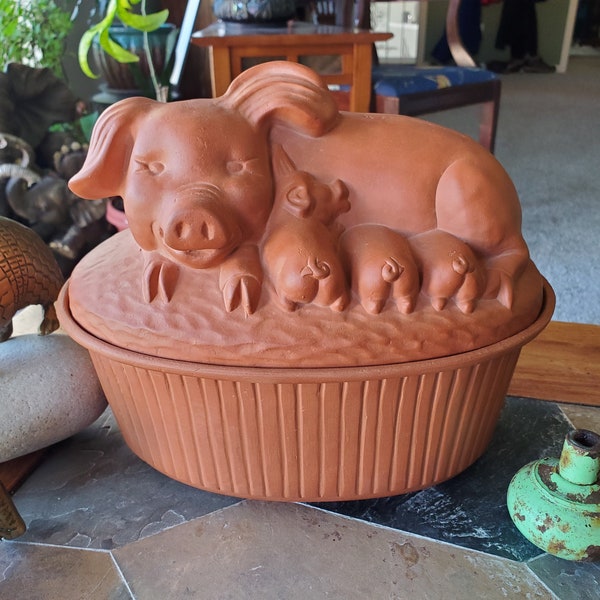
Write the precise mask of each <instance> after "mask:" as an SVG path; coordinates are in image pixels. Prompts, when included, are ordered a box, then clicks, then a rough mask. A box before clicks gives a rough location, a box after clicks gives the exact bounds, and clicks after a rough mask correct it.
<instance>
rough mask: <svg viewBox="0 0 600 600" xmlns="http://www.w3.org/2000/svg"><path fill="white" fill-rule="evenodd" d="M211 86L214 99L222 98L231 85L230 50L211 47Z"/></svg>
mask: <svg viewBox="0 0 600 600" xmlns="http://www.w3.org/2000/svg"><path fill="white" fill-rule="evenodd" d="M209 59H210V85H211V88H212V96H213V98H218V97H219V96H222V95H223V94H224V93H225V92H226V91H227V88H228V87H229V84H230V83H231V77H232V76H231V57H230V53H229V48H226V47H225V48H221V47H218V48H215V47H214V46H210V49H209Z"/></svg>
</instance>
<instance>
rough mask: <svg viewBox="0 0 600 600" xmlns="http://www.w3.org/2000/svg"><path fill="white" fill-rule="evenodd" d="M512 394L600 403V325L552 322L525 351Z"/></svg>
mask: <svg viewBox="0 0 600 600" xmlns="http://www.w3.org/2000/svg"><path fill="white" fill-rule="evenodd" d="M508 393H509V394H510V395H512V396H524V397H527V398H539V399H540V400H554V401H557V402H568V403H574V404H590V405H593V406H600V326H599V325H583V324H580V323H564V322H560V321H552V322H550V323H549V324H548V327H546V329H545V330H544V331H542V333H541V334H540V335H539V336H538V337H537V338H536V339H534V340H533V341H531V342H530V343H529V344H527V345H526V346H525V347H524V348H523V350H522V351H521V356H520V358H519V362H518V363H517V368H516V369H515V373H514V375H513V378H512V381H511V384H510V387H509V389H508Z"/></svg>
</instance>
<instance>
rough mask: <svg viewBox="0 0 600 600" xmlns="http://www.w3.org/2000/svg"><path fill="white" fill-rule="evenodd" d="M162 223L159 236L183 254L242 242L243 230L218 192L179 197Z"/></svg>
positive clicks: (195, 192) (170, 246) (198, 192)
mask: <svg viewBox="0 0 600 600" xmlns="http://www.w3.org/2000/svg"><path fill="white" fill-rule="evenodd" d="M165 217H166V218H164V219H161V221H162V223H160V224H159V228H158V234H159V235H160V237H161V238H162V240H163V243H164V244H165V245H166V246H168V247H169V248H171V249H172V250H177V251H180V252H190V251H195V250H219V249H224V248H228V247H230V246H231V245H232V244H235V243H237V242H238V241H239V239H238V238H239V234H240V231H239V227H238V226H237V224H236V220H235V217H234V215H233V214H231V210H228V209H227V205H226V202H225V201H224V199H223V198H222V197H220V195H219V194H218V192H216V191H214V190H212V189H209V190H195V191H194V192H192V193H190V192H187V193H185V194H184V195H183V196H182V197H177V198H176V200H175V203H174V204H173V205H172V206H171V210H170V211H169V212H168V213H167V214H166V215H165Z"/></svg>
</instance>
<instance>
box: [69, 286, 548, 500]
mask: <svg viewBox="0 0 600 600" xmlns="http://www.w3.org/2000/svg"><path fill="white" fill-rule="evenodd" d="M553 307H554V298H553V295H552V292H551V289H550V288H549V287H548V288H547V292H546V304H545V308H544V311H543V312H542V314H541V315H540V317H539V318H538V319H537V320H536V322H535V323H534V324H533V325H532V326H530V327H529V328H527V329H525V330H524V331H523V332H521V333H519V334H517V335H515V336H513V337H512V338H509V339H507V340H503V341H502V342H499V343H497V344H495V345H492V346H489V347H487V348H482V349H479V350H476V351H473V352H469V353H465V354H463V355H460V356H451V357H446V358H442V359H436V360H430V361H421V362H419V363H406V364H399V365H387V366H379V367H356V368H339V369H291V368H290V369H261V368H249V367H245V368H244V367H240V368H235V367H232V368H230V367H224V366H218V365H206V364H199V363H190V362H184V361H175V360H169V359H162V358H156V357H152V356H147V355H143V354H140V353H136V352H131V351H129V350H127V349H124V348H119V347H116V346H112V345H110V344H107V343H106V342H103V341H101V340H98V339H97V338H95V337H94V336H92V335H90V334H89V333H87V332H86V331H85V330H83V329H82V328H80V327H79V326H78V324H77V323H76V322H75V321H74V320H73V319H72V318H71V316H70V313H69V309H68V286H67V287H65V288H64V289H63V292H62V296H61V299H60V303H59V315H60V319H61V323H62V325H63V327H64V328H65V330H66V331H67V332H68V333H69V335H71V336H72V337H73V338H74V339H75V340H76V341H77V342H79V343H80V344H82V345H83V346H85V347H87V348H88V349H89V350H90V353H91V355H92V360H93V362H94V365H95V367H96V370H97V372H98V375H99V377H100V379H101V381H102V385H103V388H104V391H105V393H106V396H107V399H108V401H109V403H110V405H111V406H112V409H113V411H114V413H115V416H116V418H117V420H118V422H119V425H120V427H121V430H122V431H123V435H124V437H125V439H126V441H127V443H128V445H129V446H130V447H131V449H132V450H133V451H134V452H135V453H136V454H137V455H138V456H140V457H141V458H143V459H144V460H145V461H147V462H148V463H149V464H151V465H152V466H154V467H155V468H157V469H158V470H159V471H162V472H163V473H166V474H168V475H169V476H171V477H173V478H175V479H177V480H179V481H182V482H185V483H188V484H190V485H193V486H196V487H199V488H202V489H206V490H210V491H214V492H218V493H222V494H228V495H233V496H242V497H251V498H264V499H270V500H342V499H353V498H369V497H377V496H389V495H393V494H400V493H404V492H407V491H411V490H417V489H422V488H425V487H427V486H430V485H433V484H435V483H439V482H441V481H444V480H447V479H449V478H450V477H452V476H454V475H456V474H457V473H459V472H461V471H463V470H464V469H465V468H466V467H468V466H469V465H470V464H472V463H473V462H474V461H475V460H476V459H477V458H478V457H479V456H480V455H481V454H482V452H483V451H484V449H485V448H486V446H487V444H488V443H489V440H490V438H491V436H492V433H493V431H494V427H495V425H496V421H497V419H498V415H499V414H500V410H501V408H502V405H503V401H504V395H505V393H506V390H507V388H508V384H509V381H510V378H511V376H512V372H513V369H514V366H515V364H516V361H517V358H518V355H519V351H520V348H521V347H522V345H523V344H525V343H526V342H527V341H529V340H530V339H532V338H533V337H535V335H537V333H538V332H539V331H540V330H541V329H542V328H543V327H545V325H546V324H547V322H548V320H549V319H550V316H551V314H552V311H553Z"/></svg>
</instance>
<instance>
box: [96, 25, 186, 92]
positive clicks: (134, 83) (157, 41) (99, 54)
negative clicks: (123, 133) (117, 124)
mask: <svg viewBox="0 0 600 600" xmlns="http://www.w3.org/2000/svg"><path fill="white" fill-rule="evenodd" d="M175 31H176V27H175V25H172V24H170V23H165V24H164V25H161V26H160V27H159V28H158V29H157V30H155V31H151V32H149V33H148V43H149V46H150V53H151V55H152V60H153V65H154V69H155V71H156V76H157V78H158V79H159V80H161V79H164V78H165V76H166V75H168V70H169V69H170V61H169V57H170V56H171V54H172V47H173V44H174V42H175V40H174V36H175ZM110 37H111V38H112V39H113V40H114V41H115V42H117V43H118V44H119V45H121V46H122V47H123V48H125V49H126V50H129V51H130V52H132V53H133V54H136V55H137V56H139V58H140V60H139V62H137V63H120V62H118V61H117V60H115V59H114V58H112V57H111V56H109V55H108V54H106V53H105V52H104V51H103V50H102V49H101V48H100V45H99V44H98V43H97V42H94V44H93V45H92V56H93V57H94V61H95V63H96V64H97V65H98V68H99V69H100V73H101V75H102V77H103V78H104V79H105V80H106V83H107V88H106V90H105V93H107V94H112V95H115V96H116V98H117V99H122V98H124V97H127V96H133V95H137V96H139V95H146V96H148V97H152V96H153V95H154V92H153V90H152V86H151V85H150V70H149V67H148V60H147V57H146V53H145V52H144V34H143V32H141V31H137V30H135V29H131V28H130V27H125V26H123V25H114V26H113V27H111V28H110Z"/></svg>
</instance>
